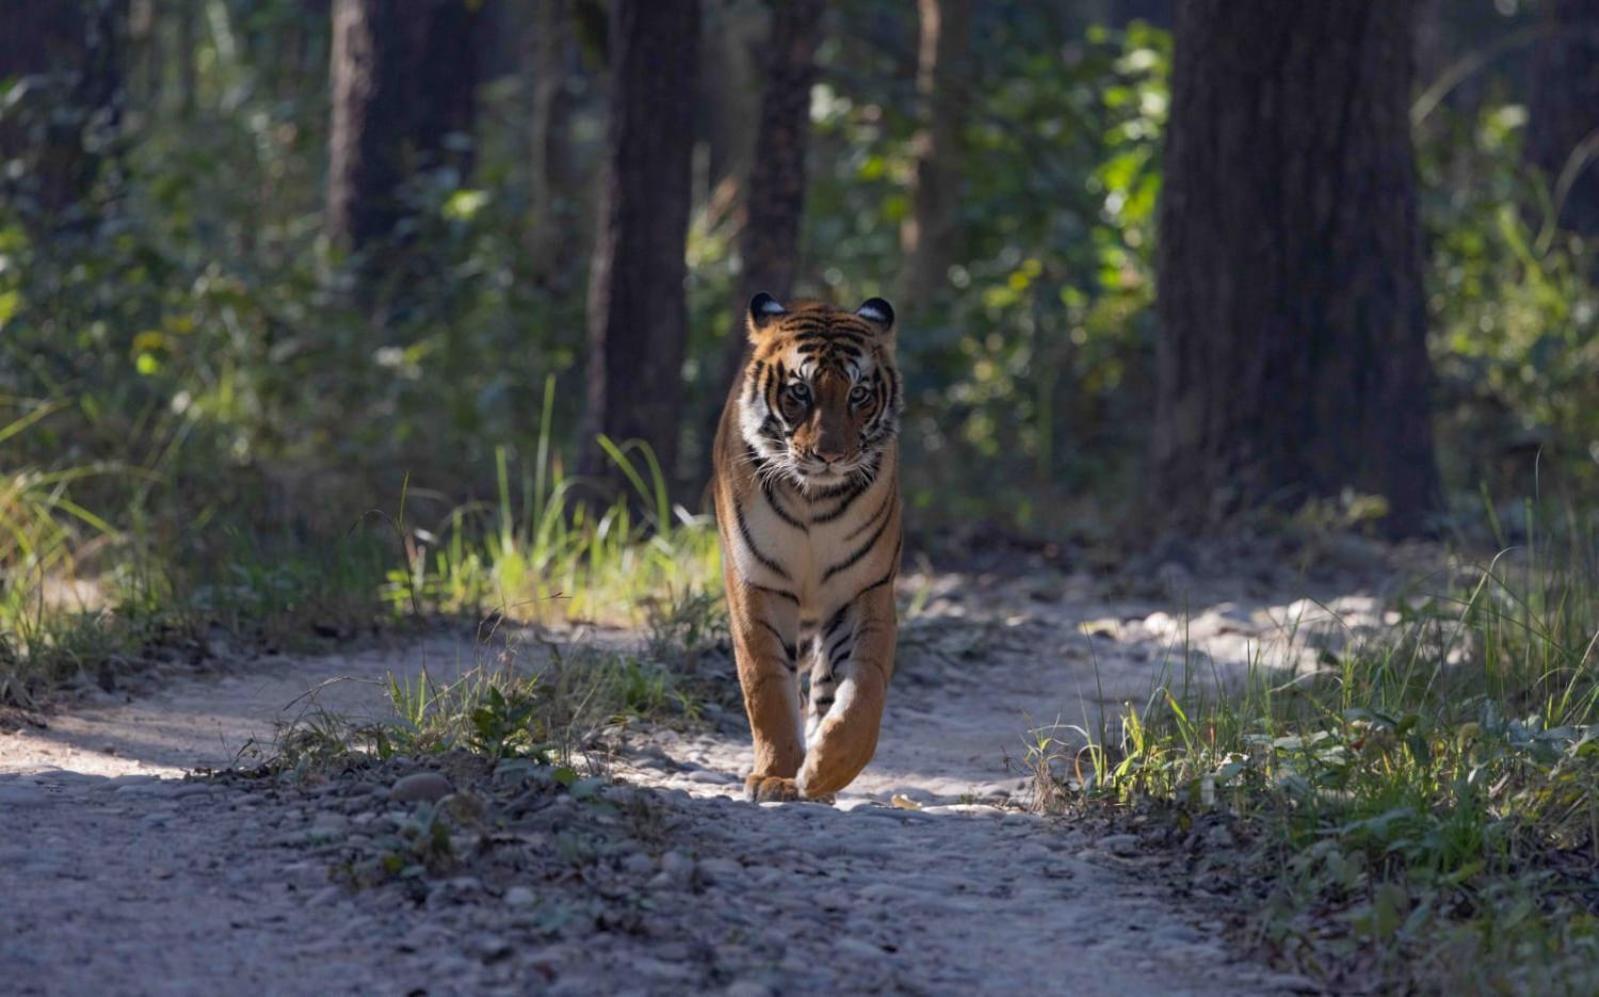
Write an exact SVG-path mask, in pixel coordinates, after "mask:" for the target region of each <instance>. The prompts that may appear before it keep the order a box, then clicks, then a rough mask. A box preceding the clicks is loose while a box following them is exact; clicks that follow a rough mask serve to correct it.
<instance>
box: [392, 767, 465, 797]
mask: <svg viewBox="0 0 1599 997" xmlns="http://www.w3.org/2000/svg"><path fill="white" fill-rule="evenodd" d="M453 789H454V787H453V786H451V785H450V780H448V779H446V778H444V776H442V775H439V774H438V773H437V772H415V773H412V774H411V775H408V776H403V777H401V778H399V779H396V780H395V782H394V785H393V786H391V787H390V788H389V799H391V800H393V801H395V802H396V803H437V802H438V801H439V800H442V799H444V798H445V797H446V796H448V795H450V793H451V791H452V790H453Z"/></svg>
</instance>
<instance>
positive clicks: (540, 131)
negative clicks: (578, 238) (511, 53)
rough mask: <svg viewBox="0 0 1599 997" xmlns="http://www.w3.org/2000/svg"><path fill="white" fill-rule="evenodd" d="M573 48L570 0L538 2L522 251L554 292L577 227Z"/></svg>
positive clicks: (562, 278)
mask: <svg viewBox="0 0 1599 997" xmlns="http://www.w3.org/2000/svg"><path fill="white" fill-rule="evenodd" d="M573 46H574V40H573V37H572V10H571V3H570V0H539V3H538V12H537V14H536V19H535V21H534V25H533V32H532V46H531V47H532V49H533V51H532V53H531V54H532V60H531V61H532V63H533V122H532V133H533V134H532V143H531V144H532V150H531V152H532V164H533V168H532V170H531V173H530V177H529V182H528V187H529V193H530V196H531V200H532V202H533V224H532V225H531V226H530V227H529V235H528V248H529V252H530V255H531V256H532V265H533V270H534V272H535V273H536V274H538V275H539V278H540V279H541V280H542V281H544V282H545V283H546V284H547V285H549V286H552V287H555V288H557V289H563V288H565V286H566V284H567V280H566V278H567V277H568V275H569V274H570V272H571V270H572V267H571V266H569V264H570V263H571V257H570V248H571V243H572V232H573V230H574V229H575V228H576V227H577V199H576V198H575V197H574V196H573V195H574V190H573V188H574V187H575V186H576V183H575V181H576V177H575V175H574V172H575V171H574V168H573V165H572V159H571V156H572V152H571V142H570V138H571V136H570V133H569V129H570V127H571V117H572V97H571V94H570V92H569V91H568V89H567V74H568V73H570V72H571V69H572V55H573V51H574V48H573ZM563 250H567V252H563Z"/></svg>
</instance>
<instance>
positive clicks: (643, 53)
mask: <svg viewBox="0 0 1599 997" xmlns="http://www.w3.org/2000/svg"><path fill="white" fill-rule="evenodd" d="M699 32H700V14H699V4H698V2H697V0H673V2H671V3H662V2H659V0H618V2H617V3H616V4H615V5H614V6H613V7H612V12H611V24H610V32H609V45H610V52H611V67H612V74H611V75H612V78H611V99H610V111H611V119H610V125H609V144H608V151H607V156H606V163H605V169H604V179H603V180H602V182H601V183H602V186H601V194H600V212H599V224H598V226H597V230H596V240H595V248H594V260H593V265H592V267H591V269H590V273H589V300H588V339H589V357H588V416H587V424H586V430H587V432H586V433H585V440H586V441H591V440H593V438H594V436H595V435H596V434H599V433H604V434H606V435H608V436H610V437H611V438H612V439H613V440H616V441H617V442H618V443H621V442H623V441H625V440H629V439H640V440H643V441H644V442H645V443H646V444H648V445H649V446H650V447H651V448H652V449H653V450H654V451H655V456H656V458H657V459H658V460H659V461H660V462H661V466H662V467H663V468H664V469H665V471H666V474H667V476H668V478H669V479H671V478H673V477H674V474H675V464H676V457H677V434H678V428H679V416H680V414H681V413H680V407H681V401H682V398H681V395H682V382H683V371H682V367H683V351H684V348H685V341H686V339H687V326H688V315H687V308H686V305H685V301H684V292H683V278H684V262H683V250H684V240H685V239H686V238H687V235H688V216H689V202H690V194H691V191H690V185H691V175H690V154H691V152H692V151H693V141H694V136H693V122H694V94H695V75H696V72H697V70H698V49H699ZM582 468H583V470H584V471H585V472H586V473H588V474H591V475H595V476H603V477H608V478H610V479H611V480H613V481H614V480H616V475H615V474H614V473H612V472H611V470H610V468H609V465H608V462H607V461H606V459H605V458H604V457H603V455H602V454H601V452H600V451H599V450H598V448H597V447H595V446H592V445H590V447H589V449H588V451H587V455H586V457H585V459H584V461H583V464H582Z"/></svg>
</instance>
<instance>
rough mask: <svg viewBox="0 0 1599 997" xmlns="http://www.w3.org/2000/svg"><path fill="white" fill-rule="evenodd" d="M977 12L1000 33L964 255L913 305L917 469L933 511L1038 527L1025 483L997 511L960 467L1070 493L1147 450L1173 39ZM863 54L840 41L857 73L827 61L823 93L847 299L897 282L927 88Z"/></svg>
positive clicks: (820, 253) (970, 151)
mask: <svg viewBox="0 0 1599 997" xmlns="http://www.w3.org/2000/svg"><path fill="white" fill-rule="evenodd" d="M980 20H981V21H982V23H983V37H984V38H985V39H986V41H987V43H988V46H989V47H988V48H987V49H985V57H984V58H982V59H978V60H976V63H977V69H976V78H975V79H974V80H973V81H972V83H971V85H970V86H969V88H968V89H967V90H966V91H965V93H966V94H967V98H968V99H967V101H966V103H965V104H964V105H963V107H962V112H961V113H962V119H963V123H964V127H963V132H962V139H963V141H962V152H961V154H960V166H959V169H960V173H961V176H962V183H963V187H962V191H961V198H960V205H961V207H960V211H961V217H960V228H961V232H962V235H963V239H962V246H963V247H964V252H963V253H962V255H961V256H960V258H959V259H957V260H956V261H955V262H954V265H953V266H952V267H951V268H950V272H949V280H948V283H947V284H946V285H945V286H944V287H943V289H942V290H941V292H940V293H939V294H938V295H937V296H936V298H935V300H932V301H915V302H907V301H900V302H898V305H899V306H900V309H901V311H902V313H903V314H904V315H905V316H906V331H905V332H904V333H903V334H902V335H901V337H900V346H899V350H900V354H901V366H902V368H903V370H904V372H905V375H906V379H907V380H906V383H907V398H908V401H909V406H910V411H909V413H908V418H907V420H906V429H905V443H906V448H907V451H908V453H909V454H910V455H911V456H910V458H909V459H908V460H907V462H906V463H907V481H906V485H907V487H908V488H909V489H910V491H911V495H910V500H911V501H912V502H916V503H918V505H919V506H922V507H923V515H929V514H930V515H934V516H936V515H940V514H962V515H970V514H972V513H978V514H982V515H992V516H996V517H1000V518H1001V519H1002V520H1005V521H1009V522H1011V523H1013V524H1015V525H1021V526H1036V525H1038V524H1039V522H1040V520H1039V519H1038V512H1037V510H1036V508H1035V507H1034V506H1033V504H1032V503H1031V502H1029V501H1028V500H1027V497H1026V495H1027V493H1026V492H1024V493H1023V494H1022V497H1021V501H1019V502H1007V503H1006V507H1005V508H998V507H996V506H995V505H994V503H993V502H992V501H991V499H990V498H989V497H985V496H987V495H989V494H990V493H987V492H971V491H970V490H969V489H968V488H967V482H968V481H969V479H968V477H967V476H966V475H964V474H961V473H958V472H959V470H960V469H961V468H963V467H966V466H969V461H970V460H978V461H981V462H982V464H983V465H984V466H985V467H987V468H990V469H991V470H992V473H994V474H998V475H1000V476H1003V477H1005V478H1008V479H1012V480H1022V481H1029V482H1030V483H1032V484H1033V485H1036V486H1039V487H1045V488H1047V487H1051V486H1054V487H1065V488H1068V489H1071V488H1078V487H1081V486H1082V485H1084V484H1086V483H1088V482H1090V481H1094V482H1099V483H1103V482H1104V481H1105V479H1106V478H1107V477H1113V476H1114V475H1115V474H1117V473H1119V472H1122V471H1125V470H1126V468H1127V466H1128V463H1129V460H1128V459H1129V458H1130V457H1136V455H1137V454H1138V453H1140V452H1141V451H1142V439H1143V437H1142V431H1141V430H1140V429H1138V428H1137V427H1138V425H1139V422H1138V420H1137V419H1135V418H1130V416H1132V415H1133V414H1134V413H1137V412H1139V411H1140V410H1143V409H1146V408H1147V404H1148V399H1149V397H1150V395H1149V393H1148V392H1149V388H1148V383H1149V378H1148V376H1147V371H1146V368H1147V367H1148V365H1149V363H1150V357H1151V347H1152V343H1153V332H1154V328H1153V322H1152V314H1151V305H1152V303H1153V298H1154V281H1153V269H1152V268H1153V252H1154V235H1155V216H1154V205H1155V198H1156V195H1157V193H1158V191H1159V187H1160V173H1159V141H1160V135H1161V130H1162V126H1163V124H1164V121H1165V115H1166V107H1167V103H1168V91H1167V79H1168V73H1169V65H1170V53H1171V44H1170V39H1169V37H1168V36H1167V35H1166V34H1165V33H1164V32H1161V31H1158V30H1155V29H1152V28H1150V27H1148V26H1147V25H1144V24H1141V23H1140V24H1136V25H1134V26H1133V27H1131V28H1129V29H1128V30H1127V31H1126V32H1125V33H1115V32H1108V31H1104V30H1099V29H1096V30H1094V31H1092V32H1090V34H1089V35H1088V37H1087V38H1077V39H1070V38H1067V37H1064V36H1062V34H1061V32H1060V28H1059V26H1058V25H1057V24H1056V23H1055V22H1054V20H1053V18H1052V17H1051V16H1050V14H1049V12H1047V11H1045V10H1043V9H1032V10H1022V9H1010V10H1006V11H1004V12H1003V13H1000V12H993V13H988V14H984V15H982V17H981V18H980ZM1041 39H1043V40H1046V43H1044V44H1040V40H1041ZM860 56H861V53H859V52H858V51H854V50H845V52H843V53H840V54H837V55H835V56H834V58H835V59H837V60H839V61H840V62H843V61H845V60H846V59H847V60H848V63H849V64H848V66H847V67H846V68H847V69H848V70H849V71H847V72H841V73H840V74H839V81H838V82H832V81H831V80H830V79H829V77H828V76H827V75H826V74H824V80H828V82H824V83H823V84H821V86H820V87H819V88H818V94H817V96H816V99H815V100H814V101H813V118H814V121H815V126H816V128H817V132H818V135H817V142H818V144H819V145H820V146H822V148H823V149H824V150H826V154H825V155H824V156H823V157H822V159H821V162H822V163H823V164H824V165H823V169H822V170H821V172H819V173H818V174H817V175H815V176H814V177H813V178H812V187H811V199H810V201H809V202H808V203H809V211H808V217H807V222H806V225H807V229H806V244H807V247H808V248H807V258H808V259H811V260H815V261H816V270H817V272H818V274H819V276H820V279H821V283H822V287H821V288H820V290H822V291H824V292H825V294H826V295H828V296H831V297H836V298H838V299H840V300H846V301H852V300H855V299H857V298H862V297H865V296H866V295H867V294H869V293H880V292H881V293H887V294H890V295H892V293H893V288H892V286H891V285H889V284H888V283H887V282H888V281H889V279H890V277H891V276H892V275H893V274H894V273H897V272H898V270H899V266H900V264H899V262H898V259H899V245H898V231H899V226H900V223H901V222H902V221H903V220H904V218H905V216H906V214H907V212H908V211H909V205H908V203H907V201H906V194H905V190H906V184H907V183H908V182H909V180H910V177H911V174H912V171H913V166H914V161H913V158H912V136H913V133H914V128H915V125H916V122H915V120H914V119H913V118H912V117H911V116H910V115H909V114H907V113H906V112H907V110H908V109H909V108H911V107H914V106H915V100H914V97H912V96H911V95H910V94H908V93H907V92H905V91H904V89H903V88H901V89H888V84H885V83H881V82H879V83H876V84H868V83H867V82H866V80H869V79H874V78H873V77H864V78H863V74H861V73H860V71H859V67H858V65H857V60H858V59H859V58H860ZM890 78H891V77H890ZM879 79H880V78H879ZM1043 205H1047V206H1048V208H1047V210H1040V207H1041V206H1043ZM935 494H936V495H937V499H936V505H935V507H933V508H926V507H927V506H929V505H933V504H934V503H935V499H934V496H935ZM1010 498H1012V499H1014V498H1016V493H1014V492H1012V493H1010Z"/></svg>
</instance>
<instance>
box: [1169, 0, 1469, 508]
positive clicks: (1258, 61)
mask: <svg viewBox="0 0 1599 997" xmlns="http://www.w3.org/2000/svg"><path fill="white" fill-rule="evenodd" d="M1412 55H1413V39H1412V35H1411V3H1410V2H1409V0H1348V2H1344V3H1338V4H1323V3H1303V4H1287V3H1281V2H1279V0H1179V2H1178V4H1177V8H1176V56H1175V64H1174V66H1173V76H1172V100H1173V103H1172V114H1171V123H1170V126H1169V129H1168V133H1167V140H1166V141H1167V145H1166V153H1165V156H1166V174H1165V187H1164V193H1163V198H1162V204H1161V209H1160V255H1159V274H1160V287H1159V316H1160V322H1161V327H1162V329H1161V338H1160V342H1159V349H1158V378H1159V404H1158V411H1157V414H1156V426H1155V435H1154V453H1153V458H1154V487H1153V494H1155V495H1158V496H1160V503H1161V505H1162V507H1163V508H1164V509H1166V510H1169V511H1170V513H1171V515H1172V518H1173V520H1174V525H1188V526H1196V525H1203V524H1205V523H1209V522H1214V521H1216V520H1217V519H1219V518H1222V517H1225V516H1227V515H1230V514H1233V513H1236V512H1239V511H1243V510H1249V509H1254V508H1259V507H1262V506H1275V507H1282V508H1292V507H1293V506H1295V505H1297V504H1299V503H1302V502H1303V501H1305V500H1306V499H1309V498H1312V497H1317V496H1329V495H1337V494H1339V493H1340V492H1341V491H1342V490H1343V489H1345V488H1351V489H1354V490H1355V491H1357V492H1359V493H1362V494H1376V495H1381V496H1383V497H1384V498H1385V499H1386V501H1387V503H1388V509H1389V513H1388V516H1387V519H1386V521H1385V525H1386V527H1387V528H1388V529H1389V531H1390V532H1392V533H1394V534H1415V533H1417V532H1420V531H1421V530H1423V529H1424V527H1425V525H1426V521H1427V517H1428V514H1429V513H1430V512H1431V511H1433V510H1434V509H1435V508H1436V507H1437V503H1438V501H1439V498H1440V487H1439V482H1438V475H1437V470H1436V465H1435V463H1434V459H1433V447H1432V430H1431V425H1430V421H1429V416H1430V412H1429V405H1428V386H1429V379H1430V371H1429V367H1428V361H1427V344H1426V310H1425V304H1424V298H1423V290H1422V279H1421V249H1420V235H1419V225H1418V221H1417V213H1416V193H1415V178H1414V163H1413V159H1412V153H1411V144H1410V131H1409V118H1408V111H1409V99H1410V82H1411V59H1412Z"/></svg>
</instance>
